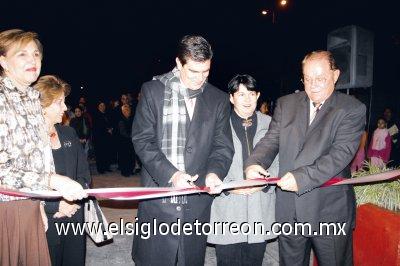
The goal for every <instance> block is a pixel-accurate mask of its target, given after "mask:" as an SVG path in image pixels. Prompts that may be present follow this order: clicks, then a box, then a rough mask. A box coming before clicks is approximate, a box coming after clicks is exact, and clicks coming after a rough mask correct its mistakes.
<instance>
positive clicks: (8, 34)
mask: <svg viewBox="0 0 400 266" xmlns="http://www.w3.org/2000/svg"><path fill="white" fill-rule="evenodd" d="M31 41H34V42H35V43H36V45H37V47H38V49H39V52H40V55H41V56H42V55H43V46H42V44H41V43H40V41H39V38H38V35H37V33H36V32H32V31H23V30H20V29H12V30H6V31H2V32H0V56H6V54H7V52H8V51H9V50H10V49H11V48H13V47H16V48H17V49H19V48H21V47H23V46H25V45H27V44H28V43H29V42H31ZM3 74H4V69H3V68H2V67H1V66H0V75H3Z"/></svg>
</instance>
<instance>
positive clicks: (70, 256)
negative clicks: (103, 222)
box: [34, 75, 91, 266]
mask: <svg viewBox="0 0 400 266" xmlns="http://www.w3.org/2000/svg"><path fill="white" fill-rule="evenodd" d="M34 88H35V89H36V90H37V91H39V92H40V103H41V105H42V107H43V114H44V119H45V122H46V125H47V126H48V127H49V128H50V132H49V133H50V144H51V148H52V153H53V158H54V165H55V169H56V173H57V174H59V175H63V176H68V177H69V178H71V179H72V180H75V181H76V182H78V183H79V184H80V185H81V186H82V187H85V188H88V186H89V184H90V182H91V178H90V172H89V164H88V161H87V159H86V155H85V153H84V151H83V149H82V145H81V142H80V140H79V138H78V136H77V134H76V132H75V130H74V129H73V128H72V127H69V126H63V125H60V124H59V123H60V122H61V119H62V115H63V113H64V111H65V110H66V109H67V108H66V106H65V97H66V96H68V94H69V92H70V90H71V88H70V86H69V85H68V84H67V83H66V82H65V81H63V80H61V79H60V78H58V77H56V76H51V75H48V76H43V77H41V78H39V80H38V81H37V83H36V84H35V86H34ZM45 211H46V216H47V219H48V230H47V242H48V246H49V251H50V257H51V262H52V265H53V266H62V265H74V266H78V265H82V266H83V265H85V253H86V235H85V234H83V235H81V234H74V232H73V231H72V230H69V231H68V233H67V234H61V235H60V234H58V233H57V227H56V224H58V226H61V224H64V225H65V226H68V224H72V223H73V224H81V225H82V226H83V218H84V217H83V215H84V214H83V203H82V202H80V201H78V202H71V201H66V200H49V201H46V202H45Z"/></svg>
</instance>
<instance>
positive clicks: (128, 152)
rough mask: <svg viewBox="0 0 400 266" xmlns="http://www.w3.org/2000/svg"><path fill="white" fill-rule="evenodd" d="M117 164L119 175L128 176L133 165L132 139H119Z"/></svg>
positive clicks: (131, 171)
mask: <svg viewBox="0 0 400 266" xmlns="http://www.w3.org/2000/svg"><path fill="white" fill-rule="evenodd" d="M118 165H119V169H120V170H121V175H123V176H130V175H132V174H133V170H134V167H135V151H134V149H133V145H132V141H120V144H119V149H118Z"/></svg>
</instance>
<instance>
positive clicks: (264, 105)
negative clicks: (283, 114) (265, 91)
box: [260, 101, 270, 115]
mask: <svg viewBox="0 0 400 266" xmlns="http://www.w3.org/2000/svg"><path fill="white" fill-rule="evenodd" d="M260 112H261V113H262V114H264V115H269V113H270V111H269V106H268V102H267V101H263V102H261V105H260Z"/></svg>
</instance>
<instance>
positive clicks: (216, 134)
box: [132, 80, 234, 265]
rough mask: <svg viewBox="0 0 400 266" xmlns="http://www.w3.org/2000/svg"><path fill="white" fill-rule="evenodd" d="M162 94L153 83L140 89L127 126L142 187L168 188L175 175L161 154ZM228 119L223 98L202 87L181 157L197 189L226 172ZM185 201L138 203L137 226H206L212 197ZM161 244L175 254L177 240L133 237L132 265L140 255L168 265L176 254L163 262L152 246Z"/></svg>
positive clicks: (229, 156) (229, 143)
mask: <svg viewBox="0 0 400 266" xmlns="http://www.w3.org/2000/svg"><path fill="white" fill-rule="evenodd" d="M164 90H165V87H164V85H163V84H162V83H161V82H160V81H156V80H153V81H150V82H147V83H145V84H143V86H142V92H141V95H142V96H141V99H140V101H139V104H138V106H137V108H136V114H135V118H134V122H133V127H132V141H133V145H134V148H135V152H136V153H137V155H138V156H139V158H140V160H141V162H142V164H143V167H142V171H141V174H140V175H141V182H142V185H143V186H145V187H157V186H160V187H166V186H170V184H169V183H168V181H169V180H170V179H171V177H172V175H173V174H174V173H175V172H176V171H178V169H177V168H175V167H174V166H173V165H172V164H171V162H170V161H168V159H167V158H166V157H165V155H164V154H163V153H162V151H161V140H162V134H163V131H162V129H163V125H162V120H163V118H162V117H163V100H164ZM229 116H230V103H229V97H228V95H227V94H226V93H224V92H222V91H220V90H218V89H217V88H215V87H214V86H212V85H211V84H206V85H205V88H204V91H203V93H202V94H200V95H199V96H198V97H197V100H196V105H195V110H194V114H193V119H192V121H190V126H189V127H188V131H187V132H188V134H187V139H186V150H185V155H184V156H185V167H186V172H187V173H188V174H190V175H195V174H198V175H199V178H198V180H197V181H196V185H198V186H204V185H205V176H206V175H207V174H208V173H215V174H217V175H218V177H219V178H220V179H221V180H222V179H223V178H224V177H225V175H226V174H227V172H228V170H229V167H230V165H231V162H232V157H233V152H234V150H233V143H232V135H231V129H230V125H229ZM187 123H189V120H188V121H187ZM187 198H188V202H187V204H185V205H182V206H177V205H176V204H170V203H169V201H167V202H164V203H162V199H153V200H145V201H141V202H140V203H139V208H138V218H139V222H144V221H153V218H156V219H157V221H158V222H166V223H170V222H176V219H177V218H180V219H181V220H182V222H185V221H190V222H193V221H194V220H195V219H199V221H207V222H208V221H209V215H210V207H211V202H212V197H211V196H209V195H205V194H203V195H192V196H188V197H187ZM178 207H179V208H178ZM160 241H161V242H163V246H164V253H168V254H170V253H173V252H175V253H174V254H176V250H177V248H178V244H179V238H178V236H172V235H171V236H169V237H162V236H159V234H158V235H157V236H152V237H151V238H150V239H147V240H142V239H140V238H139V237H137V238H135V241H134V251H133V253H134V256H135V257H136V259H137V260H135V261H140V260H141V259H140V258H141V256H146V257H148V258H151V257H152V256H153V258H154V260H158V263H159V264H161V265H170V264H171V263H172V262H173V261H174V260H175V255H173V256H170V255H168V256H169V257H168V258H166V259H167V260H168V261H163V260H164V258H163V256H162V254H160V252H158V251H157V250H156V249H155V248H154V247H152V244H153V243H157V242H158V243H160ZM198 242H199V241H197V242H196V241H192V242H191V245H192V246H191V248H190V249H191V250H192V251H193V250H196V244H201V245H205V241H204V243H198ZM203 255H204V254H202V255H200V256H203ZM169 260H172V261H169ZM156 264H157V263H156Z"/></svg>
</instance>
